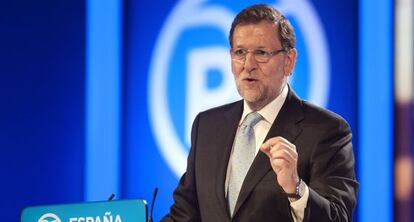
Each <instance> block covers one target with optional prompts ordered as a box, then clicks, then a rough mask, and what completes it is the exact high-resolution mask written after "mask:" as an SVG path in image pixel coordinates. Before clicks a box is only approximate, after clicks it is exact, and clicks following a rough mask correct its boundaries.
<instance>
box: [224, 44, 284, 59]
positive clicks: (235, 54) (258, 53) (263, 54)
mask: <svg viewBox="0 0 414 222" xmlns="http://www.w3.org/2000/svg"><path fill="white" fill-rule="evenodd" d="M249 52H251V53H252V54H253V57H254V59H255V60H256V62H260V63H265V62H268V61H269V59H270V58H271V57H272V56H274V55H277V54H279V53H281V52H286V50H284V49H279V50H274V51H272V50H270V49H243V48H235V49H233V48H232V49H231V57H232V59H233V60H237V61H239V62H244V61H246V56H247V53H249Z"/></svg>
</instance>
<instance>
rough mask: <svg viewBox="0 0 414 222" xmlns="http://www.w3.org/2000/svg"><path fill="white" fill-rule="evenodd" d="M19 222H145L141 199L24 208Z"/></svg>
mask: <svg viewBox="0 0 414 222" xmlns="http://www.w3.org/2000/svg"><path fill="white" fill-rule="evenodd" d="M20 221H21V222H129V221H131V222H146V221H147V203H146V201H145V200H143V199H130V200H113V201H98V202H86V203H74V204H59V205H46V206H34V207H27V208H25V209H24V210H23V211H22V213H21V217H20Z"/></svg>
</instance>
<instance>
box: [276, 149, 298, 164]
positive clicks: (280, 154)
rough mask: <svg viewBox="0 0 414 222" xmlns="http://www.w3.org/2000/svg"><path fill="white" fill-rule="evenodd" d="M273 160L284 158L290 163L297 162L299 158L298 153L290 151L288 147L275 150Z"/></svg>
mask: <svg viewBox="0 0 414 222" xmlns="http://www.w3.org/2000/svg"><path fill="white" fill-rule="evenodd" d="M270 159H271V160H272V161H275V160H284V161H286V162H288V163H295V162H296V160H297V157H296V155H294V154H292V153H290V152H289V150H287V149H281V150H275V151H273V152H272V153H271V158H270Z"/></svg>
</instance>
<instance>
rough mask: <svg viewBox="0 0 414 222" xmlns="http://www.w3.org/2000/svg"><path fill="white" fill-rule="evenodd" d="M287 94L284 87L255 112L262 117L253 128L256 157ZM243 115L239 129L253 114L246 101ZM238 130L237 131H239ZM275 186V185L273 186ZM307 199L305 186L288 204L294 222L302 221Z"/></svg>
mask: <svg viewBox="0 0 414 222" xmlns="http://www.w3.org/2000/svg"><path fill="white" fill-rule="evenodd" d="M288 92H289V87H288V86H287V85H285V87H284V88H283V90H282V93H281V94H280V95H279V96H278V97H276V98H275V99H274V100H273V101H272V102H270V103H269V104H267V105H266V106H265V107H263V108H262V109H261V110H259V111H257V112H258V113H259V114H260V115H262V117H263V119H262V120H260V121H259V122H258V123H257V124H256V125H255V126H254V127H253V129H254V133H255V137H256V155H257V153H258V152H259V150H260V147H261V145H262V144H263V142H264V139H265V138H266V135H267V133H268V132H269V130H270V127H271V126H272V124H273V122H274V121H275V119H276V117H277V115H278V114H279V111H280V109H281V108H282V106H283V104H284V103H285V100H286V97H287V95H288ZM243 106H244V108H243V114H242V116H241V118H240V122H239V128H240V125H241V123H242V122H243V120H244V118H245V117H246V116H247V114H249V113H251V112H253V111H252V109H251V108H250V107H249V106H248V105H247V103H246V101H244V104H243ZM276 124H277V123H276ZM239 128H238V129H237V130H239ZM233 148H234V142H233ZM232 152H233V151H232ZM231 158H232V154H231V155H230V159H229V163H230V162H231ZM230 167H231V164H228V167H227V176H226V182H225V186H226V187H225V191H226V196H227V190H228V182H229V181H228V180H229V173H230ZM275 186H276V184H275ZM308 198H309V188H308V186H306V185H305V192H304V195H303V196H302V197H301V198H300V199H298V200H296V201H292V202H290V206H291V209H292V210H291V214H292V217H293V219H294V221H295V222H301V221H303V216H304V214H305V208H306V205H307V202H308Z"/></svg>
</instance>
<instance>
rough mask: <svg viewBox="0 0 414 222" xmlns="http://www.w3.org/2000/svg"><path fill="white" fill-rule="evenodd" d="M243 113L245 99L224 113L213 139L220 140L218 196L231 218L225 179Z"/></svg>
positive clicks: (228, 216)
mask: <svg viewBox="0 0 414 222" xmlns="http://www.w3.org/2000/svg"><path fill="white" fill-rule="evenodd" d="M242 113H243V101H239V102H237V103H236V104H235V105H234V106H233V107H232V108H230V109H229V110H228V111H227V112H226V113H224V122H222V123H220V125H221V126H223V127H221V128H220V132H216V133H215V135H216V136H217V138H213V140H216V141H218V143H217V147H218V148H219V152H220V151H221V153H220V154H219V155H218V158H217V167H216V169H217V172H216V175H217V183H216V188H215V190H216V197H217V199H218V202H219V206H218V207H219V208H220V209H221V210H222V212H224V214H225V216H226V218H227V219H228V220H230V215H229V212H228V205H227V201H226V197H225V190H224V189H225V181H226V174H227V165H228V162H229V158H230V153H231V149H232V147H233V140H234V137H235V135H236V131H237V127H238V124H239V121H240V118H241V115H242Z"/></svg>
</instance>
